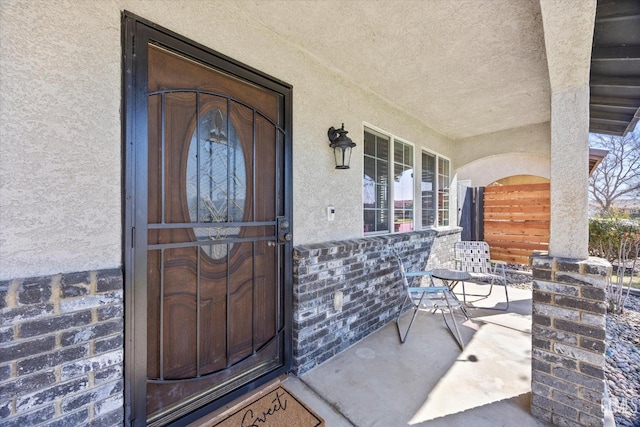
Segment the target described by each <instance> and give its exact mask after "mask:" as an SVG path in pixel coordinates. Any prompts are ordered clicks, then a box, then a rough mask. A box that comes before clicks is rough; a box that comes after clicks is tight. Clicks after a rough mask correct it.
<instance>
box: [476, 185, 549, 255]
mask: <svg viewBox="0 0 640 427" xmlns="http://www.w3.org/2000/svg"><path fill="white" fill-rule="evenodd" d="M550 208H551V199H550V186H549V184H548V183H546V184H523V185H504V186H492V187H485V189H484V240H485V241H486V242H487V243H488V244H489V247H490V248H491V258H492V259H496V260H501V261H507V262H514V263H519V264H529V256H530V255H531V254H532V253H533V251H535V250H543V251H546V250H548V249H549V223H550V219H551V213H550V212H551V211H550Z"/></svg>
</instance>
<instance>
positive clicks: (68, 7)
mask: <svg viewBox="0 0 640 427" xmlns="http://www.w3.org/2000/svg"><path fill="white" fill-rule="evenodd" d="M123 10H129V11H131V12H133V13H135V14H138V15H140V16H142V17H144V18H146V19H148V20H150V21H152V22H155V23H157V24H159V25H162V26H165V27H167V28H169V29H170V30H172V31H175V32H177V33H179V34H181V35H183V36H185V37H188V38H190V39H193V40H195V41H196V42H199V43H201V44H203V45H205V46H208V47H210V48H212V49H214V50H217V51H219V52H221V53H223V54H225V55H227V56H230V57H232V58H234V59H236V60H238V61H241V62H244V63H246V64H248V65H250V66H252V67H254V68H257V69H259V70H261V71H264V72H266V73H268V74H271V75H272V76H274V77H276V78H278V79H281V80H284V81H286V82H288V83H290V84H292V85H293V88H294V89H293V93H294V99H293V105H294V109H293V117H294V121H293V132H294V134H293V144H294V147H293V155H294V171H293V177H294V227H295V232H294V242H295V244H296V245H298V244H309V243H314V242H320V241H327V240H339V239H346V238H351V237H359V236H361V229H362V226H361V221H362V220H361V201H362V190H361V185H362V184H361V182H362V173H363V165H362V130H363V122H368V123H372V124H375V125H376V126H378V127H380V128H383V129H385V130H387V131H389V132H393V133H395V134H397V135H398V136H400V137H402V138H403V139H405V140H407V141H410V142H412V143H415V144H416V153H419V149H420V147H421V146H425V147H427V148H429V149H430V150H433V151H437V152H439V153H440V154H442V155H445V156H447V157H451V156H452V149H453V146H452V144H451V141H449V140H447V139H446V138H444V137H442V136H440V135H439V134H437V133H436V132H434V131H433V130H431V129H430V128H428V127H427V126H425V125H424V124H421V123H420V122H418V121H417V120H415V119H414V118H413V117H411V116H410V115H408V114H406V113H404V112H402V111H400V110H398V109H396V108H394V107H393V106H391V105H389V104H388V103H385V102H384V101H382V100H381V99H380V98H379V97H377V96H376V95H375V94H374V93H372V92H370V91H367V90H363V89H362V88H360V87H359V86H358V85H357V82H354V81H351V80H348V79H346V78H344V77H343V76H342V75H340V74H337V73H336V72H335V71H333V70H330V69H328V68H326V67H325V66H323V65H322V64H320V63H319V62H317V61H315V60H314V59H313V58H312V57H310V56H309V55H306V54H305V53H304V52H303V51H301V50H300V49H298V47H297V46H296V45H295V44H294V42H295V41H288V40H285V39H283V38H281V37H280V36H279V35H278V34H275V33H273V32H272V31H270V30H267V29H266V28H264V27H263V26H262V25H260V24H258V23H256V22H255V21H254V20H253V19H252V18H251V16H249V15H248V14H246V13H244V12H243V10H242V8H241V5H239V4H238V3H235V2H227V1H212V2H202V1H197V0H190V1H156V0H154V1H116V0H113V1H108V0H103V1H85V0H65V1H26V0H24V1H13V0H3V1H2V2H1V3H0V51H1V52H2V53H1V55H2V59H1V61H0V73H1V75H2V79H1V80H0V93H1V96H2V99H1V100H2V102H1V110H0V150H1V152H2V153H3V154H2V156H1V157H0V224H1V225H2V227H0V259H2V265H1V268H0V279H10V278H16V277H30V276H37V275H45V274H56V273H61V272H62V273H64V272H71V271H86V270H91V269H101V268H112V267H115V266H118V265H120V264H121V236H122V231H121V227H122V224H121V193H120V191H121V161H122V159H121V154H120V153H121V138H120V132H121V128H120V102H121V62H120V61H121V60H120V57H121V44H120V38H121V34H120V32H121V29H120V28H121V27H120V26H121V12H122V11H123ZM339 48H340V46H336V49H339ZM342 122H344V123H345V128H346V129H347V130H349V131H350V134H349V136H350V137H352V139H353V140H354V142H356V144H358V146H357V147H356V148H355V151H354V156H353V160H352V167H351V169H350V170H347V171H336V170H335V169H333V157H332V153H331V151H330V149H329V147H328V140H327V136H326V132H327V129H328V128H329V127H330V126H339V125H340V124H341V123H342ZM454 166H455V164H454ZM328 205H334V206H335V207H336V219H335V221H333V222H328V221H327V220H326V213H325V209H326V206H328Z"/></svg>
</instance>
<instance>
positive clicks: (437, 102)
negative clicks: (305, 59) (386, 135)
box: [239, 0, 550, 139]
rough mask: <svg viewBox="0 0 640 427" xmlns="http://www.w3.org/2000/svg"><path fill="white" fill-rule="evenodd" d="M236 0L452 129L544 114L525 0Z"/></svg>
mask: <svg viewBox="0 0 640 427" xmlns="http://www.w3.org/2000/svg"><path fill="white" fill-rule="evenodd" d="M266 5H267V3H265V2H263V1H256V0H246V1H245V0H241V1H240V3H239V9H240V10H242V13H244V14H246V16H247V19H255V20H257V21H258V22H259V23H260V24H261V25H263V26H265V27H266V28H268V29H269V30H271V31H273V32H274V33H275V34H277V35H278V36H280V37H282V38H283V39H285V40H287V41H288V42H291V43H294V44H296V45H297V46H299V47H300V48H301V49H303V50H304V51H306V52H307V53H308V54H309V55H311V56H312V57H314V58H315V59H316V60H317V61H319V62H321V63H323V64H325V65H326V66H328V67H330V68H332V69H333V70H335V71H336V72H338V73H339V74H341V75H342V76H343V77H344V78H346V79H349V80H351V81H353V82H354V83H356V84H358V85H360V86H361V87H363V88H364V89H365V90H368V91H372V92H375V93H376V94H377V95H379V96H381V97H382V98H384V99H386V100H387V101H388V102H390V103H391V104H394V105H396V106H397V107H399V108H400V109H402V110H404V111H406V112H408V113H409V114H411V115H413V116H415V117H416V118H418V119H419V120H421V121H422V122H424V123H425V124H427V125H428V126H430V127H431V128H433V129H434V130H436V131H438V132H440V133H442V134H443V135H445V136H448V137H450V138H454V139H460V138H466V137H471V136H476V135H481V134H486V133H491V132H497V131H500V130H504V129H509V128H515V127H520V126H526V125H531V124H535V123H541V122H546V121H548V120H549V118H550V85H549V71H548V68H547V60H546V54H545V44H544V32H543V26H542V18H541V13H540V4H539V2H537V1H530V0H521V1H514V0H499V1H477V0H457V1H451V0H428V1H425V0H406V1H375V2H372V1H368V0H350V1H342V0H325V1H296V2H291V1H287V0H274V1H270V2H268V7H266Z"/></svg>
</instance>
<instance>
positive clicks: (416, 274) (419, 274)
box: [404, 271, 431, 277]
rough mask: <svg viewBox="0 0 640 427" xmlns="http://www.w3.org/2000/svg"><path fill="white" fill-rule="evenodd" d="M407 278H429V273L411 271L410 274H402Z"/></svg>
mask: <svg viewBox="0 0 640 427" xmlns="http://www.w3.org/2000/svg"><path fill="white" fill-rule="evenodd" d="M404 275H405V276H407V277H421V276H431V272H430V271H412V272H410V273H404Z"/></svg>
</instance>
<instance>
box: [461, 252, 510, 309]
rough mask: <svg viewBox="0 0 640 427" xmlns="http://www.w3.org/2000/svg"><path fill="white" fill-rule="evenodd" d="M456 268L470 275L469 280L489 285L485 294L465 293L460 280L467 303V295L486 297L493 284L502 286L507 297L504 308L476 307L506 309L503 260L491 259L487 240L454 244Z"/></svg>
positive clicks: (506, 292)
mask: <svg viewBox="0 0 640 427" xmlns="http://www.w3.org/2000/svg"><path fill="white" fill-rule="evenodd" d="M454 252H455V260H456V268H457V269H458V270H461V271H466V272H467V273H469V275H470V276H471V280H469V282H472V283H476V284H479V285H489V292H488V293H487V294H467V293H466V292H465V288H464V282H462V298H463V301H464V303H465V305H466V304H467V296H475V297H483V298H487V297H488V296H489V295H491V292H492V291H493V285H497V286H502V287H504V295H505V297H506V299H507V305H506V307H505V308H497V307H476V308H485V309H488V310H501V311H506V310H508V309H509V292H508V290H507V288H508V286H507V276H506V273H505V268H504V266H505V264H506V262H504V261H494V260H492V259H491V253H490V251H489V245H488V244H487V242H482V241H480V242H475V241H464V240H463V241H460V242H456V243H455V244H454Z"/></svg>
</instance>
